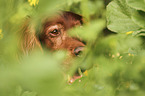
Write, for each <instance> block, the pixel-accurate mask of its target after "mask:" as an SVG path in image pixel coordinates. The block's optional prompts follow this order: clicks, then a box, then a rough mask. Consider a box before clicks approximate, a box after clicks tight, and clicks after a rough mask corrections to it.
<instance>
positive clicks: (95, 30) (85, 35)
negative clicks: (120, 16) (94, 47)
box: [69, 20, 105, 41]
mask: <svg viewBox="0 0 145 96" xmlns="http://www.w3.org/2000/svg"><path fill="white" fill-rule="evenodd" d="M104 27H105V21H104V20H96V21H92V22H90V23H88V24H87V25H84V26H81V27H77V28H75V29H73V30H70V32H69V33H70V35H73V36H78V37H80V38H82V39H83V40H87V41H92V40H95V39H96V38H97V37H98V35H99V33H100V32H101V31H102V30H103V28H104Z"/></svg>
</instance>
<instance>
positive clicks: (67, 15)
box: [63, 11, 83, 25]
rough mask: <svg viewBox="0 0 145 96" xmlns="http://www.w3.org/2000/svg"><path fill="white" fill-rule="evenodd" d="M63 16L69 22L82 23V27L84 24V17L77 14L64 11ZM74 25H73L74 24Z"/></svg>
mask: <svg viewBox="0 0 145 96" xmlns="http://www.w3.org/2000/svg"><path fill="white" fill-rule="evenodd" d="M63 16H64V18H65V19H66V20H67V22H69V24H70V23H72V22H74V24H75V23H76V25H77V23H80V24H81V25H82V24H83V17H82V16H81V15H78V14H75V13H73V12H68V11H63ZM72 24H73V23H72Z"/></svg>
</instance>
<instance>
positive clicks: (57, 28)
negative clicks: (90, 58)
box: [21, 11, 85, 56]
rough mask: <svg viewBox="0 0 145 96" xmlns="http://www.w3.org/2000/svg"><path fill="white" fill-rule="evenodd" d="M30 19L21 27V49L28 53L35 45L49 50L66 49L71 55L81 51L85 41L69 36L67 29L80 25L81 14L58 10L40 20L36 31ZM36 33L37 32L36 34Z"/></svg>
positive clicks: (81, 23) (81, 20)
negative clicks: (51, 15) (38, 28)
mask: <svg viewBox="0 0 145 96" xmlns="http://www.w3.org/2000/svg"><path fill="white" fill-rule="evenodd" d="M29 20H30V19H28V20H27V23H25V24H24V27H23V35H22V38H23V40H24V41H23V42H24V43H22V45H21V46H22V50H23V52H24V53H26V54H28V53H29V51H31V50H33V49H34V48H35V47H38V48H40V49H41V50H43V48H46V49H50V50H67V51H68V52H69V53H70V54H71V55H72V56H78V55H80V53H81V52H82V51H83V49H84V46H85V42H83V41H82V40H80V38H76V37H70V36H69V35H68V32H67V31H68V30H69V29H72V28H73V27H77V26H82V25H83V18H82V16H81V15H78V14H75V13H72V12H67V11H63V12H59V13H58V14H57V15H56V16H53V17H50V18H46V19H44V20H42V24H41V25H42V27H41V28H40V30H39V32H36V30H35V28H34V26H33V25H30V24H29V23H28V22H29ZM36 33H37V34H36Z"/></svg>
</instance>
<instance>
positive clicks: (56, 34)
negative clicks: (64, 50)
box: [49, 29, 60, 37]
mask: <svg viewBox="0 0 145 96" xmlns="http://www.w3.org/2000/svg"><path fill="white" fill-rule="evenodd" d="M49 34H50V35H51V36H54V37H55V36H58V35H60V30H57V29H54V30H53V31H51V32H50V33H49Z"/></svg>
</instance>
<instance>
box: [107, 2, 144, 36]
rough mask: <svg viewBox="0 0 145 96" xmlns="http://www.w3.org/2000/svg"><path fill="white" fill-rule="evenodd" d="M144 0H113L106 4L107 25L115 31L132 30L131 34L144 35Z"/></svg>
mask: <svg viewBox="0 0 145 96" xmlns="http://www.w3.org/2000/svg"><path fill="white" fill-rule="evenodd" d="M144 4H145V2H144V0H138V1H136V0H114V1H112V2H111V3H110V4H109V5H108V6H107V21H108V22H107V23H108V24H107V26H108V28H109V29H110V30H112V31H114V32H117V33H126V32H129V31H133V35H144V32H145V22H144V21H145V18H144V17H145V7H144Z"/></svg>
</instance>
